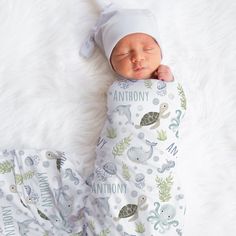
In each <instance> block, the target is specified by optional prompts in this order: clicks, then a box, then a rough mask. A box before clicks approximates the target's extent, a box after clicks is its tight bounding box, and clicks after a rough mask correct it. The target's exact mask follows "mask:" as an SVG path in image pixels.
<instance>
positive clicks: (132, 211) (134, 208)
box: [114, 195, 148, 222]
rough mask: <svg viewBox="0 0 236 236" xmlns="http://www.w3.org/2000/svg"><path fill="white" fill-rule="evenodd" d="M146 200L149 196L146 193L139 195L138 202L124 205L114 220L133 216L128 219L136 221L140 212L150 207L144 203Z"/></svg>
mask: <svg viewBox="0 0 236 236" xmlns="http://www.w3.org/2000/svg"><path fill="white" fill-rule="evenodd" d="M146 201H147V197H146V196H145V195H141V196H139V198H138V203H137V204H127V205H125V206H123V207H122V208H121V210H120V211H119V215H118V217H114V220H116V221H118V220H119V219H121V218H129V217H131V216H133V217H132V218H130V219H129V220H128V221H129V222H130V221H135V220H136V219H137V218H138V212H139V211H144V210H146V209H147V208H148V204H146V205H144V204H145V203H146ZM143 205H144V206H143Z"/></svg>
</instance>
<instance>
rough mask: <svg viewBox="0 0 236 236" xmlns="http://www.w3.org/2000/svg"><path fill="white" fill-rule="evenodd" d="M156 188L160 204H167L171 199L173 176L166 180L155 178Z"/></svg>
mask: <svg viewBox="0 0 236 236" xmlns="http://www.w3.org/2000/svg"><path fill="white" fill-rule="evenodd" d="M156 182H157V187H158V188H159V198H160V201H161V202H168V201H169V200H170V199H171V187H172V185H173V183H174V182H173V176H171V175H169V176H168V177H166V178H159V177H158V176H157V177H156Z"/></svg>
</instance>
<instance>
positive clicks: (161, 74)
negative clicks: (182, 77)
mask: <svg viewBox="0 0 236 236" xmlns="http://www.w3.org/2000/svg"><path fill="white" fill-rule="evenodd" d="M153 75H154V78H156V79H159V80H164V81H167V82H169V81H173V80H174V76H173V74H172V72H171V69H170V68H169V67H168V66H166V65H160V66H158V68H157V70H156V71H155V72H154V74H153Z"/></svg>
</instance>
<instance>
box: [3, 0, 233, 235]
mask: <svg viewBox="0 0 236 236" xmlns="http://www.w3.org/2000/svg"><path fill="white" fill-rule="evenodd" d="M114 2H117V3H118V4H120V5H123V6H127V7H128V8H131V7H135V8H150V9H152V11H153V12H155V16H156V17H157V20H158V22H159V26H160V32H161V36H162V49H163V50H164V61H163V63H166V64H168V65H169V66H170V67H171V69H172V70H173V71H174V74H175V76H176V78H177V79H178V80H181V82H182V83H183V84H184V87H185V92H186V95H187V97H188V105H189V106H188V112H187V114H186V116H185V119H184V123H185V125H184V126H183V128H184V130H182V131H183V132H182V141H181V150H182V153H181V160H180V162H179V164H180V165H179V167H180V169H181V172H180V174H181V179H182V183H183V185H184V189H185V193H186V201H187V206H188V208H187V209H188V211H187V212H186V219H185V220H186V223H185V226H186V230H185V235H187V236H199V235H207V236H225V235H227V236H235V234H236V226H235V218H236V197H235V196H236V188H235V186H236V182H235V181H236V176H235V175H236V172H235V168H236V159H235V155H236V150H235V146H236V144H235V143H236V136H235V134H236V122H235V120H236V110H235V107H236V93H235V91H236V80H235V78H236V70H235V61H236V46H235V39H236V31H235V21H236V19H235V17H236V16H235V11H236V6H235V1H233V0H225V1H222V0H214V1H205V0H191V1H189V0H179V1H174V0H169V1H166V0H158V1H157V0H147V1H138V0H129V1H127V0H126V1H125V0H120V1H114ZM97 17H98V11H97V8H96V7H95V5H93V4H92V2H90V1H82V0H68V1H64V0H51V1H29V0H24V1H20V2H19V1H16V0H11V1H7V0H1V1H0V111H1V115H0V121H1V122H0V147H1V149H5V148H13V147H14V148H19V149H22V148H45V147H47V148H52V149H60V150H65V151H67V152H71V153H73V154H74V155H73V160H74V162H75V163H78V162H80V163H82V162H83V163H85V166H84V165H83V166H84V167H83V171H84V173H85V174H88V173H89V172H90V171H91V169H92V167H93V164H94V157H95V146H96V142H97V138H98V136H99V133H100V130H101V128H102V125H103V122H104V118H105V112H106V107H105V104H106V99H105V93H106V91H107V88H108V86H109V85H110V84H111V83H112V79H111V73H110V69H109V67H108V66H107V62H106V61H105V59H104V58H103V56H102V55H100V52H96V53H95V54H94V57H93V58H92V59H91V60H89V61H87V60H83V59H82V58H81V57H79V55H78V51H79V48H80V46H81V43H82V41H83V40H84V37H85V36H86V35H87V34H88V33H89V30H90V29H91V27H93V26H94V23H95V22H96V20H97ZM0 185H1V180H0Z"/></svg>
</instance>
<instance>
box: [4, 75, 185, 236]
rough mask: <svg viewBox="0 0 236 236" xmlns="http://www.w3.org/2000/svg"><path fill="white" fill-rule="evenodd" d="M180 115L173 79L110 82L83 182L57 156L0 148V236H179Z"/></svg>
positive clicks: (181, 99)
mask: <svg viewBox="0 0 236 236" xmlns="http://www.w3.org/2000/svg"><path fill="white" fill-rule="evenodd" d="M185 110H186V97H185V94H184V91H183V88H182V86H181V84H179V83H178V82H176V81H174V82H169V83H165V82H163V81H159V80H154V79H150V80H136V81H134V80H125V79H119V80H116V81H115V82H114V83H113V84H112V85H111V87H110V88H109V90H108V92H107V119H106V121H105V124H104V127H103V129H102V132H101V134H100V137H99V139H98V143H97V147H96V154H97V155H96V162H95V168H94V171H93V172H92V173H91V175H90V176H89V177H88V178H87V179H84V178H83V176H81V175H80V173H79V172H78V171H77V170H78V166H76V165H75V163H72V162H71V161H70V157H69V154H66V153H63V152H60V151H56V150H36V149H31V150H2V151H0V201H1V204H0V234H1V235H4V236H5V235H34V236H37V235H40V236H41V235H44V236H46V235H58V236H64V235H70V236H72V235H74V236H75V235H77V236H78V235H89V236H90V235H98V236H101V235H103V236H108V235H117V236H120V235H122V236H129V235H131V236H134V235H135V236H138V235H140V234H144V235H153V236H154V235H166V236H174V235H182V233H183V216H184V213H185V199H184V194H183V190H182V187H181V184H180V182H179V179H178V172H177V169H176V166H177V160H178V158H179V156H178V138H179V135H180V133H179V127H180V123H181V120H182V118H183V117H184V114H185Z"/></svg>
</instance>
